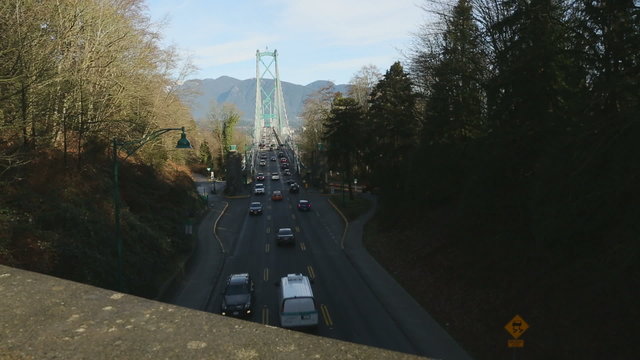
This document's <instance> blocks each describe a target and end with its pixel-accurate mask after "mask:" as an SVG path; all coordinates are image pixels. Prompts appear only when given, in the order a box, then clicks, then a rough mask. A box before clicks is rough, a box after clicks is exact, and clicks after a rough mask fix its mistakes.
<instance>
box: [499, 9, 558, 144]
mask: <svg viewBox="0 0 640 360" xmlns="http://www.w3.org/2000/svg"><path fill="white" fill-rule="evenodd" d="M504 7H505V8H506V9H508V15H507V16H505V17H504V18H503V19H501V20H500V21H498V22H497V23H495V25H494V26H493V30H494V31H496V32H498V33H500V34H501V37H502V38H503V39H504V42H503V44H501V46H500V47H499V48H498V49H497V53H496V54H495V56H496V58H495V61H496V64H495V70H496V72H495V74H494V76H493V77H492V79H490V81H489V86H488V89H489V94H488V97H489V99H488V100H489V119H491V120H492V121H493V122H494V123H493V127H494V128H495V129H499V130H503V131H507V132H509V133H517V134H531V133H534V132H541V131H542V130H543V129H549V128H551V127H554V126H558V125H560V123H561V122H562V114H565V113H566V112H565V110H566V109H565V104H566V94H567V81H566V76H567V72H568V69H569V66H570V62H569V61H568V59H567V51H566V49H567V48H568V37H567V33H566V29H565V23H564V21H563V20H564V19H563V9H562V7H561V6H560V4H559V2H558V1H556V0H531V1H519V0H510V1H505V3H504Z"/></svg>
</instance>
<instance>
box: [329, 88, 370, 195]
mask: <svg viewBox="0 0 640 360" xmlns="http://www.w3.org/2000/svg"><path fill="white" fill-rule="evenodd" d="M362 118H363V114H362V109H361V107H360V105H358V102H357V101H356V100H355V99H353V98H350V97H342V95H341V94H340V93H337V94H336V97H335V99H334V100H333V103H332V106H331V112H330V114H329V117H328V118H327V119H326V120H325V122H324V123H323V127H324V141H325V142H326V144H327V157H328V160H329V162H330V163H331V164H335V166H337V167H338V169H340V171H344V176H345V178H344V179H345V181H346V182H347V184H348V186H349V197H350V198H351V199H353V189H352V187H351V183H352V181H353V165H354V159H355V157H356V152H357V151H358V149H359V148H360V144H361V140H362V137H361V128H362Z"/></svg>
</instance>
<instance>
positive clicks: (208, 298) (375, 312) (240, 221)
mask: <svg viewBox="0 0 640 360" xmlns="http://www.w3.org/2000/svg"><path fill="white" fill-rule="evenodd" d="M267 154H268V158H267V163H266V165H265V166H259V165H258V164H257V162H258V161H259V157H258V156H256V157H255V159H254V161H255V162H256V164H254V165H255V169H256V170H255V171H256V172H263V173H264V174H265V176H266V179H265V180H264V181H263V183H264V185H265V195H254V194H253V192H252V193H251V196H249V197H244V198H236V199H225V200H222V199H221V198H218V201H211V202H210V205H211V207H212V209H213V211H211V213H210V214H209V215H207V217H205V219H203V224H204V226H201V227H200V229H199V231H200V233H199V238H200V239H201V242H202V244H201V245H198V248H199V249H202V251H203V252H204V254H200V255H198V254H197V252H198V251H197V252H196V254H194V256H195V257H196V260H197V261H195V262H194V264H193V266H192V267H191V271H190V273H189V274H188V276H186V280H185V281H184V282H183V283H182V284H181V286H179V287H178V289H177V291H176V292H175V295H174V297H173V299H172V300H171V302H172V303H175V304H177V305H182V306H188V307H191V308H196V309H199V310H206V311H209V312H213V313H219V312H220V305H221V301H222V292H223V289H224V283H225V279H226V278H227V277H228V276H229V275H230V274H234V273H245V272H246V273H249V274H251V276H252V278H253V280H254V282H255V285H256V288H255V289H256V292H255V295H256V297H255V300H256V301H255V303H254V308H253V315H252V316H251V317H250V318H248V319H247V320H249V321H253V322H257V323H262V324H265V325H272V326H279V319H278V304H277V290H278V288H277V287H276V286H275V283H276V282H277V281H278V280H279V278H280V277H281V276H285V275H286V274H290V273H302V274H304V275H306V276H308V277H309V278H310V279H312V280H313V285H312V287H313V291H314V295H315V298H316V302H317V305H318V311H319V318H320V321H319V326H318V327H317V329H315V330H312V331H307V332H311V333H313V334H315V335H319V336H324V337H330V338H334V339H339V340H344V341H349V342H355V343H359V344H364V345H369V346H374V347H380V348H384V349H389V350H395V351H400V352H404V353H411V354H418V355H434V354H432V353H431V354H430V352H431V351H427V352H425V351H424V349H423V348H422V347H423V346H420V344H419V343H420V342H429V340H427V339H425V338H424V337H422V338H421V339H420V336H422V334H421V335H420V336H418V338H419V339H418V340H416V339H415V337H416V336H413V337H412V336H411V334H408V332H412V331H413V330H411V329H407V327H406V326H404V327H403V326H402V324H399V323H398V318H399V317H398V316H392V315H393V314H391V313H390V312H389V311H388V309H387V307H388V305H389V304H388V302H389V301H394V299H393V298H394V297H395V296H394V295H393V294H394V290H393V288H392V287H391V286H386V285H384V284H382V285H381V286H382V290H380V289H378V291H377V292H375V291H372V286H371V282H376V281H377V280H376V278H372V276H371V274H368V275H364V276H363V275H362V272H363V270H364V271H366V269H363V268H362V266H358V267H357V268H356V266H354V263H353V257H354V255H352V258H351V259H350V257H349V252H348V251H345V249H343V248H342V247H341V240H342V236H343V232H344V221H343V220H342V218H341V217H340V215H339V214H338V213H337V212H336V211H335V209H333V207H332V206H331V204H330V203H329V202H328V199H327V197H326V196H324V195H322V194H320V193H318V192H313V191H306V190H305V189H303V188H301V189H300V193H298V194H291V193H289V191H288V184H287V183H286V182H285V181H286V179H288V177H284V176H283V173H282V171H281V170H280V161H279V159H277V161H270V159H269V158H270V157H271V156H274V155H276V154H277V152H276V151H267ZM288 155H289V156H288V157H289V158H291V154H288ZM273 172H277V173H279V174H280V177H281V179H280V180H271V179H270V174H271V173H273ZM294 176H295V174H294ZM198 184H199V186H200V187H201V188H206V186H207V185H206V179H200V182H199V183H198ZM219 190H221V187H220V189H219ZM274 190H280V191H282V193H283V195H284V199H283V200H282V201H272V200H271V193H272V192H273V191H274ZM219 193H220V191H219ZM300 199H307V200H310V201H311V203H312V208H311V211H308V212H300V211H298V210H297V207H296V205H297V202H298V200H300ZM212 200H214V199H213V198H212ZM251 201H260V202H262V204H263V214H262V215H249V212H248V207H249V203H250V202H251ZM227 205H228V206H227ZM223 213H224V216H221V218H220V223H219V224H218V226H217V229H216V230H215V231H216V233H217V236H216V234H214V232H213V231H211V229H212V228H213V224H214V220H213V217H219V216H220V215H221V214H223ZM281 227H290V228H292V229H293V230H294V233H295V236H296V243H295V246H293V247H279V246H277V245H276V241H275V233H276V232H277V230H278V228H281ZM203 229H204V230H203ZM360 236H361V235H360ZM212 244H213V245H216V246H217V245H218V244H219V246H221V247H222V248H223V252H222V255H223V257H222V261H220V258H221V257H220V256H219V255H220V254H219V253H216V252H215V251H212V250H211V248H212ZM207 259H209V260H207ZM216 259H217V260H216ZM216 261H217V263H218V264H217V265H216ZM220 266H221V268H220ZM377 271H380V270H379V269H377ZM374 274H375V273H374ZM387 277H388V276H387ZM365 278H366V280H368V281H365ZM389 278H390V277H389ZM401 291H402V292H403V293H402V294H399V293H398V297H402V296H405V297H406V296H407V295H406V293H404V291H403V290H401ZM380 292H383V293H387V294H386V296H381V295H380ZM205 293H206V294H207V295H204V294H205ZM384 297H386V298H387V299H386V301H385V299H384ZM381 298H382V300H381ZM202 304H204V305H202ZM406 316H408V317H409V318H411V317H412V314H407V315H406ZM406 322H411V319H409V320H408V321H406ZM423 325H424V324H422V323H420V324H417V327H418V328H422V327H424V326H423ZM435 326H437V324H436V325H435ZM436 331H437V329H436ZM436 338H437V337H434V339H436ZM416 343H418V345H416ZM462 353H464V352H462ZM464 355H466V354H463V356H462V357H458V356H452V357H448V358H467V357H465V356H464Z"/></svg>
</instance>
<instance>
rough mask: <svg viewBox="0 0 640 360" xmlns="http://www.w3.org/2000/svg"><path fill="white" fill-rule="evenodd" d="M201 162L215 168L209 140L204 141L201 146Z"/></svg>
mask: <svg viewBox="0 0 640 360" xmlns="http://www.w3.org/2000/svg"><path fill="white" fill-rule="evenodd" d="M200 162H202V163H203V164H205V165H206V166H207V167H212V166H213V157H212V156H211V149H210V148H209V143H208V142H207V140H204V141H203V142H202V144H201V145H200Z"/></svg>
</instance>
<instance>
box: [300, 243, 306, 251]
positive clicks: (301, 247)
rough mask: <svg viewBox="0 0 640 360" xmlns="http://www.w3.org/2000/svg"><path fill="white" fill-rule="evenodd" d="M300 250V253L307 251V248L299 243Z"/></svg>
mask: <svg viewBox="0 0 640 360" xmlns="http://www.w3.org/2000/svg"><path fill="white" fill-rule="evenodd" d="M300 250H302V251H305V250H307V247H306V246H304V243H303V242H301V243H300Z"/></svg>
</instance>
